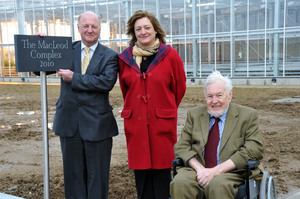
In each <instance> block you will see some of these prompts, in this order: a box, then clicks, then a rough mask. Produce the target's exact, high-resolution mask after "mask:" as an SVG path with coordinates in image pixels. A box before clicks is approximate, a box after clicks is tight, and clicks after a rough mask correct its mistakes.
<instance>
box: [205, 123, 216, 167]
mask: <svg viewBox="0 0 300 199" xmlns="http://www.w3.org/2000/svg"><path fill="white" fill-rule="evenodd" d="M219 120H220V119H219V118H215V123H214V125H213V126H212V127H211V129H210V132H209V135H208V140H207V143H206V146H205V153H204V160H205V167H206V168H212V167H214V166H216V165H217V148H218V143H219V125H218V123H219Z"/></svg>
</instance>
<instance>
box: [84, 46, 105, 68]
mask: <svg viewBox="0 0 300 199" xmlns="http://www.w3.org/2000/svg"><path fill="white" fill-rule="evenodd" d="M101 49H102V45H101V44H100V43H98V46H97V48H96V50H95V52H94V54H93V57H92V59H91V61H90V63H89V66H88V68H87V70H86V73H87V74H91V72H92V71H94V70H95V68H96V67H97V66H98V64H99V63H100V62H101V59H102V57H103V50H101Z"/></svg>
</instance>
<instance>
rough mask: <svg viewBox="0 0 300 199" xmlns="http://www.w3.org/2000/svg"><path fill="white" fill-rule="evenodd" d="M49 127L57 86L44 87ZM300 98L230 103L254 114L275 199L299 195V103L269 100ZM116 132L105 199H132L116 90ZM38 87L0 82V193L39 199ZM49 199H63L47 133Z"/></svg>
mask: <svg viewBox="0 0 300 199" xmlns="http://www.w3.org/2000/svg"><path fill="white" fill-rule="evenodd" d="M47 88H48V118H49V128H50V129H51V123H52V121H53V117H54V113H55V102H56V100H57V98H58V95H59V85H48V87H47ZM202 90H203V88H202V87H201V86H198V87H196V86H191V87H189V88H188V89H187V92H186V95H185V97H184V99H183V101H182V103H181V105H180V108H179V110H178V114H179V117H178V137H179V136H180V131H181V129H182V127H183V125H184V122H185V118H186V111H187V109H189V108H191V107H195V106H199V105H201V104H203V91H202ZM293 96H300V87H278V86H271V87H260V86H257V87H246V86H243V87H236V88H234V89H233V102H235V103H239V104H242V105H246V106H250V107H253V108H255V109H257V110H258V111H259V116H260V130H261V134H262V138H263V142H264V144H265V157H264V159H263V161H262V162H263V165H264V167H265V169H266V170H268V171H269V172H270V173H271V175H273V177H274V178H275V182H276V186H277V192H278V196H279V198H287V197H288V196H289V195H291V194H293V193H295V192H298V191H300V155H299V154H300V140H299V138H300V130H299V129H300V120H299V118H300V103H299V102H294V103H272V102H270V101H269V100H275V99H281V98H289V97H293ZM110 99H111V104H112V105H113V107H114V114H115V116H116V119H117V122H118V125H119V130H120V134H119V135H118V136H117V137H115V138H114V145H113V155H112V163H111V176H110V191H109V198H110V199H134V198H136V193H135V183H134V176H133V172H132V170H130V169H128V167H127V152H126V142H125V135H124V128H123V120H122V119H121V117H120V112H121V110H122V105H123V99H122V96H121V92H120V88H119V86H115V88H114V89H113V91H112V92H111V98H110ZM41 124H42V119H41V94H40V85H32V84H3V83H0V154H1V156H0V192H3V193H7V194H12V195H15V196H19V197H24V198H27V199H40V198H43V135H42V127H41ZM49 161H50V198H52V199H62V198H64V190H63V186H64V183H63V173H62V160H61V152H60V143H59V139H58V137H57V136H55V135H54V133H53V132H52V131H51V130H49Z"/></svg>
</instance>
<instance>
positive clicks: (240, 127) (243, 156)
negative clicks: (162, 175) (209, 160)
mask: <svg viewBox="0 0 300 199" xmlns="http://www.w3.org/2000/svg"><path fill="white" fill-rule="evenodd" d="M208 134H209V114H208V112H207V108H206V106H203V107H197V108H194V109H191V110H189V111H188V113H187V120H186V123H185V126H184V128H183V130H182V132H181V138H180V140H179V141H178V142H177V143H176V144H175V146H174V149H175V156H176V157H180V158H182V159H183V161H184V162H185V163H186V162H187V161H188V160H189V159H190V158H192V157H193V156H195V157H196V158H197V160H198V161H199V162H200V163H201V164H202V165H204V166H205V161H204V157H203V155H202V151H203V148H204V147H205V145H206V142H207V139H208ZM263 151H264V148H263V145H262V142H261V140H260V135H259V130H258V115H257V111H256V110H254V109H251V108H248V107H244V106H240V105H237V104H233V103H231V104H230V106H229V109H228V112H227V117H226V121H225V126H224V131H223V136H222V140H221V145H220V154H219V157H220V162H221V163H222V162H224V161H226V160H228V159H231V160H232V161H233V163H234V164H235V166H236V167H237V169H242V168H244V167H245V165H246V163H247V161H248V160H249V159H255V160H260V159H262V157H263Z"/></svg>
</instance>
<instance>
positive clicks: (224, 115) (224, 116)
mask: <svg viewBox="0 0 300 199" xmlns="http://www.w3.org/2000/svg"><path fill="white" fill-rule="evenodd" d="M229 106H230V103H229V104H228V106H227V109H226V111H225V113H224V114H223V115H221V117H220V118H219V119H220V120H221V121H222V122H224V121H225V119H226V117H227V112H228V109H229ZM213 117H214V116H213V115H210V119H211V118H213Z"/></svg>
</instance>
